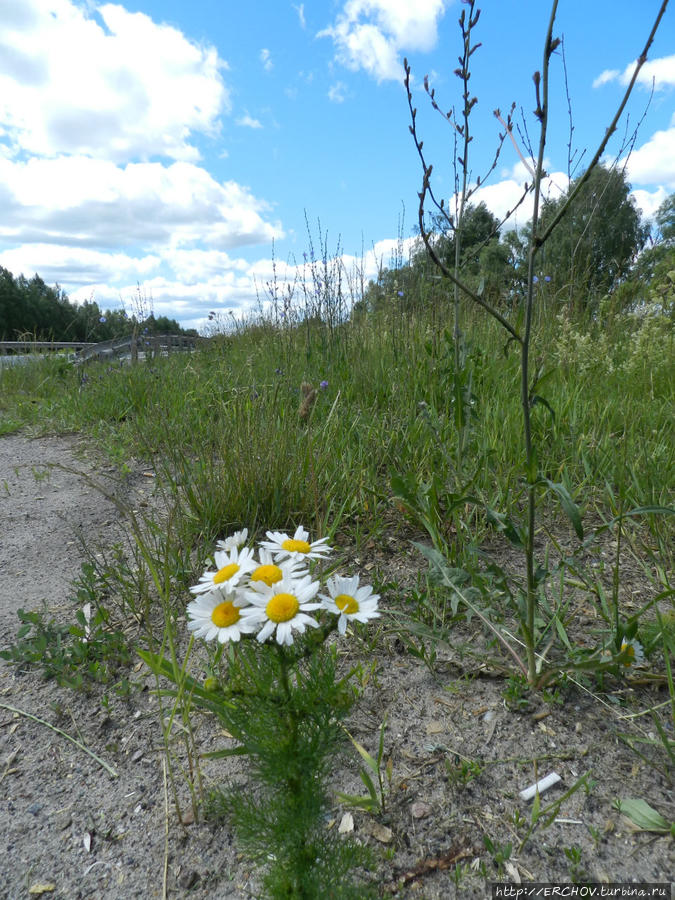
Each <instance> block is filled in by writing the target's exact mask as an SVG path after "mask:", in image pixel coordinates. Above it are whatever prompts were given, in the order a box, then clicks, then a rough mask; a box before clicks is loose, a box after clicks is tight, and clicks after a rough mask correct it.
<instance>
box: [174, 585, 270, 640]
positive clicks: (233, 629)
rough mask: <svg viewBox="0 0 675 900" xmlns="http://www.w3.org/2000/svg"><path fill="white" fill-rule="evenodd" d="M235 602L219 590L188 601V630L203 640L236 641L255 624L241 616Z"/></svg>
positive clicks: (250, 632) (249, 631)
mask: <svg viewBox="0 0 675 900" xmlns="http://www.w3.org/2000/svg"><path fill="white" fill-rule="evenodd" d="M236 603H237V600H236V599H235V600H230V599H228V598H227V597H225V596H223V594H222V593H221V592H220V591H211V593H209V594H203V595H202V596H201V597H197V599H196V600H193V601H192V602H191V603H188V607H187V614H188V625H187V627H188V631H192V632H194V636H195V637H198V638H203V639H204V640H205V641H212V640H213V639H214V638H217V639H218V642H219V643H220V644H224V643H226V641H238V640H239V639H240V638H241V636H242V634H252V633H253V632H254V631H255V630H256V626H255V625H253V624H252V623H251V622H249V621H248V620H247V619H245V618H244V617H243V616H242V610H241V609H240V607H239V606H237V605H235V604H236Z"/></svg>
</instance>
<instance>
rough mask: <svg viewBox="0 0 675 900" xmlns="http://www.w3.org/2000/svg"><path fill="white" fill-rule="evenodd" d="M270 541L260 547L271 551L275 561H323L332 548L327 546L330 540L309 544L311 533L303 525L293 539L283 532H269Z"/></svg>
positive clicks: (262, 542)
mask: <svg viewBox="0 0 675 900" xmlns="http://www.w3.org/2000/svg"><path fill="white" fill-rule="evenodd" d="M267 537H268V538H269V540H268V541H261V542H260V546H261V547H263V548H264V549H265V550H270V551H271V552H272V553H273V554H274V557H275V559H284V558H285V557H289V558H290V559H323V558H324V557H325V556H327V555H328V554H329V553H330V551H331V548H330V547H329V546H327V544H326V541H327V540H328V538H321V540H318V541H314V542H313V543H311V544H310V543H309V541H308V540H307V538H308V537H309V532H308V531H305V529H304V528H303V527H302V525H299V526H298V527H297V528H296V530H295V534H294V535H293V537H289V536H288V535H287V534H283V533H282V532H281V531H268V532H267Z"/></svg>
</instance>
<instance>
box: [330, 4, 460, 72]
mask: <svg viewBox="0 0 675 900" xmlns="http://www.w3.org/2000/svg"><path fill="white" fill-rule="evenodd" d="M445 6H446V0H418V2H416V3H414V4H413V3H410V2H409V0H348V2H346V3H345V4H344V6H343V8H342V11H341V12H340V13H339V14H338V16H337V18H336V20H335V22H334V24H332V25H330V26H329V27H327V28H324V29H323V30H322V31H320V32H319V34H318V36H319V37H330V38H332V40H333V43H334V45H335V55H336V59H337V61H338V62H339V63H341V64H342V65H344V66H346V67H347V68H349V69H352V70H354V71H356V70H358V69H364V70H365V71H366V72H368V73H369V74H370V75H372V76H373V77H374V78H375V79H377V81H378V82H379V81H386V80H390V79H391V80H397V81H400V80H402V78H403V67H402V65H401V61H400V56H401V55H402V53H405V52H406V51H407V52H411V51H414V50H419V51H423V52H424V51H429V50H431V49H432V48H433V47H434V45H435V44H436V41H437V39H438V31H437V25H438V20H439V19H440V17H441V16H442V15H443V13H444V11H445Z"/></svg>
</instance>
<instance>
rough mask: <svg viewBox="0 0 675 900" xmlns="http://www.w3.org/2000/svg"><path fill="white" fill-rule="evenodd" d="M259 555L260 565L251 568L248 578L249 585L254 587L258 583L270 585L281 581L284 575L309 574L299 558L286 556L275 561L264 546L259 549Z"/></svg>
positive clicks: (301, 575)
mask: <svg viewBox="0 0 675 900" xmlns="http://www.w3.org/2000/svg"><path fill="white" fill-rule="evenodd" d="M259 557H260V565H259V566H257V567H256V568H255V569H253V571H252V572H251V574H250V575H249V579H248V580H249V584H250V586H251V587H256V585H257V584H258V583H261V584H266V585H267V586H268V587H272V585H273V584H276V583H277V582H278V581H281V579H282V578H283V577H284V575H291V576H294V577H295V578H302V577H303V576H305V575H308V574H309V572H308V571H307V569H305V568H304V567H303V565H302V560H300V559H291V558H288V559H283V560H279V561H278V563H275V562H274V557H273V556H272V554H271V552H270V551H269V550H265V549H264V548H262V549H261V550H260V553H259Z"/></svg>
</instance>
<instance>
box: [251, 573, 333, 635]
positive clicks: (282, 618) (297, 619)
mask: <svg viewBox="0 0 675 900" xmlns="http://www.w3.org/2000/svg"><path fill="white" fill-rule="evenodd" d="M319 587H320V584H319V582H318V581H312V580H311V578H310V576H309V575H307V576H305V577H304V578H297V577H296V578H294V577H292V576H291V575H288V573H284V576H283V578H282V579H281V581H277V582H276V583H275V584H272V585H269V584H265V583H264V582H262V581H259V582H257V583H256V585H255V587H253V588H251V589H249V590H247V591H246V592H245V594H244V597H245V599H246V600H247V601H248V602H249V603H250V604H251V605H250V606H247V607H245V608H244V609H242V611H241V615H242V618H243V619H245V621H246V623H247V624H249V623H250V624H251V625H252V626H253V627H254V629H255V628H258V627H260V626H261V625H262V627H261V628H260V631H258V634H257V638H258V640H259V641H260V643H263V641H266V640H267V638H268V637H271V636H272V635H273V634H274V632H275V631H276V633H277V634H276V641H277V644H282V645H283V644H286V645H287V646H289V647H290V645H291V644H292V643H293V634H292V632H293V630H295V631H299V632H300V634H302V633H303V632H304V631H305V628H306V626H307V625H309V626H310V627H311V628H318V626H319V623H318V622H317V621H316V620H315V619H312V617H311V616H308V615H307V613H308V612H312V611H313V610H315V609H320V608H321V604H320V603H312V602H311V601H312V600H313V599H314V597H316V594H317V592H318V590H319Z"/></svg>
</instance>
